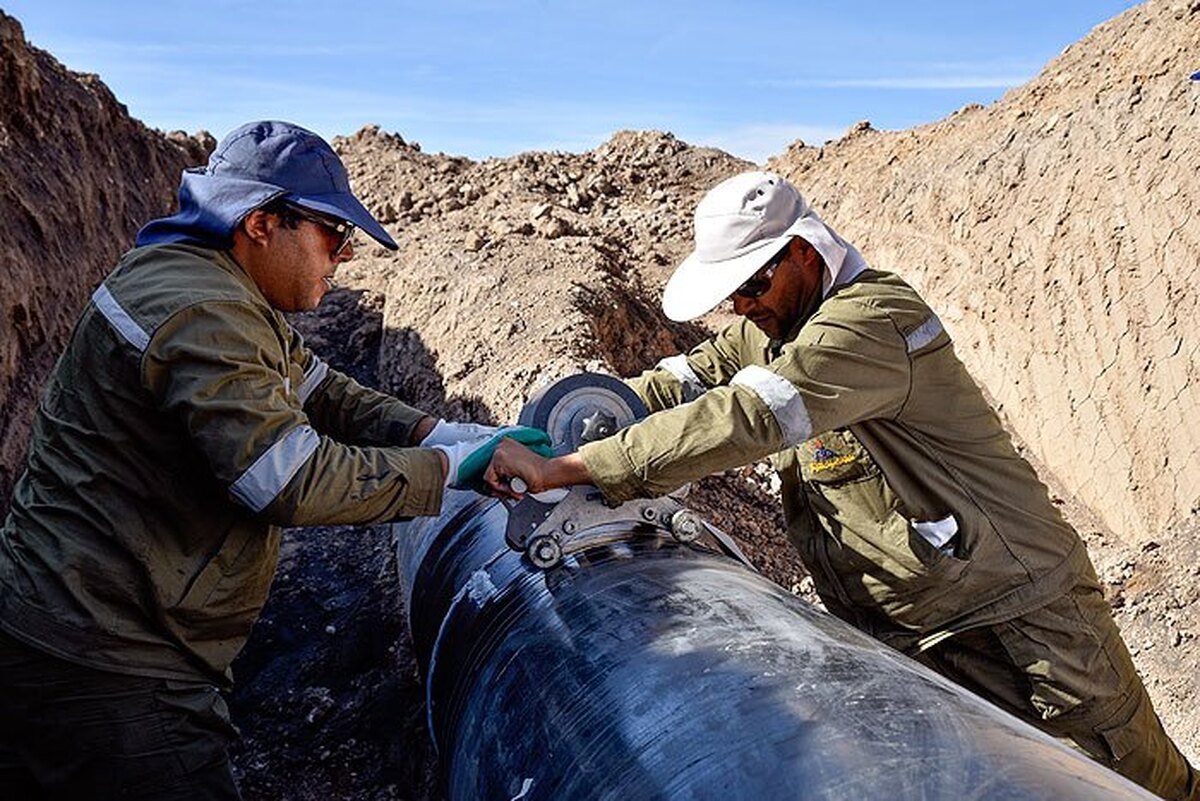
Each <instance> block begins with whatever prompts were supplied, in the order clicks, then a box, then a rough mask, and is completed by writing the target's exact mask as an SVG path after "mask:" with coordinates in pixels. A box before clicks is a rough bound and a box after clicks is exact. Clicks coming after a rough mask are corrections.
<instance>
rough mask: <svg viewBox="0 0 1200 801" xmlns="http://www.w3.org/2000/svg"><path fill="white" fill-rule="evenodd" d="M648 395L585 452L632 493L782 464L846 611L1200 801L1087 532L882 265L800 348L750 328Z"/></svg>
mask: <svg viewBox="0 0 1200 801" xmlns="http://www.w3.org/2000/svg"><path fill="white" fill-rule="evenodd" d="M629 383H630V384H631V386H633V388H634V389H635V390H636V391H637V392H638V394H639V395H640V396H641V397H642V398H643V400H645V402H646V403H647V406H648V407H649V409H650V410H651V411H652V412H657V413H655V414H652V415H651V416H650V417H649V418H647V419H646V420H644V421H642V422H640V423H638V424H636V425H633V426H630V427H628V428H626V429H624V430H623V431H621V432H619V433H618V434H617V435H616V436H614V437H611V438H609V439H606V440H602V441H600V442H596V443H592V444H588V445H585V446H583V447H582V448H581V449H580V456H581V457H582V459H583V461H584V463H585V464H586V466H587V469H588V471H589V473H590V474H591V476H592V477H593V480H594V481H595V482H596V484H597V485H598V486H599V487H600V489H601V490H602V491H603V492H604V494H605V495H606V496H607V497H608V498H609V499H611V500H614V501H622V500H626V499H630V498H635V497H643V496H647V495H659V494H663V493H666V492H669V491H671V490H673V489H675V488H677V487H679V486H680V485H682V484H684V483H686V482H689V481H693V480H696V479H699V478H701V477H703V476H705V475H708V474H710V473H713V472H717V471H720V470H724V469H728V468H731V467H735V466H739V465H743V464H746V463H748V462H751V461H754V460H757V459H761V458H764V457H768V456H769V457H770V458H771V461H772V463H773V465H774V467H775V469H776V470H777V472H778V474H779V477H780V479H781V481H782V497H783V503H784V512H785V516H786V518H787V522H788V535H789V538H790V539H791V541H792V543H793V544H794V545H795V547H796V548H797V549H798V550H799V552H800V555H801V557H802V559H803V561H804V563H805V565H806V566H807V568H808V569H809V571H810V572H811V574H812V577H813V580H814V583H815V586H816V589H817V591H818V593H819V594H820V597H821V599H822V600H823V601H824V603H825V605H826V607H827V608H828V609H829V610H830V611H831V612H832V613H833V614H835V615H837V616H839V617H841V618H843V619H845V620H847V621H849V622H850V623H852V624H854V625H855V626H857V627H859V628H861V629H863V630H865V631H867V632H869V633H871V634H873V635H874V636H876V637H878V638H879V639H881V640H883V641H885V642H887V643H889V644H891V645H893V646H894V647H896V648H898V649H900V650H903V651H906V652H907V653H909V654H912V655H913V656H915V657H916V658H918V659H920V660H921V661H923V662H925V663H926V664H928V665H930V666H931V667H933V668H935V669H936V670H939V671H940V672H942V673H943V674H945V675H947V676H949V677H951V678H953V679H955V680H956V681H958V682H959V683H960V684H963V685H965V686H967V687H968V688H970V689H972V690H974V691H976V692H978V693H979V694H981V695H983V696H984V697H986V698H988V699H989V700H991V701H993V702H995V703H996V704H998V705H1000V706H1002V707H1003V708H1005V709H1007V710H1008V711H1010V712H1012V713H1013V714H1016V715H1018V716H1019V717H1022V718H1024V719H1025V720H1028V721H1030V722H1032V723H1033V724H1035V725H1037V726H1039V727H1040V728H1042V729H1044V730H1046V731H1048V732H1050V733H1051V734H1053V735H1056V736H1059V737H1061V738H1065V739H1066V740H1068V741H1070V742H1071V743H1073V744H1074V745H1075V746H1076V747H1078V748H1080V749H1082V750H1083V751H1085V752H1086V753H1088V754H1089V755H1091V756H1092V757H1094V758H1095V759H1097V760H1098V761H1100V762H1102V763H1104V764H1106V765H1109V766H1111V767H1113V768H1114V769H1116V770H1117V771H1119V772H1121V773H1123V774H1124V775H1126V776H1128V777H1129V778H1131V779H1132V780H1134V781H1136V782H1138V783H1140V784H1142V785H1143V786H1145V787H1147V788H1149V789H1150V790H1152V791H1154V792H1157V793H1159V794H1161V795H1163V796H1165V797H1168V798H1193V799H1194V798H1200V787H1198V786H1197V779H1196V775H1195V773H1194V771H1193V770H1192V768H1191V767H1190V766H1189V765H1188V763H1187V761H1186V760H1185V759H1184V758H1183V756H1182V755H1181V754H1180V752H1179V750H1178V749H1177V748H1176V747H1175V745H1174V743H1172V742H1171V740H1170V739H1169V738H1168V737H1167V735H1166V734H1165V733H1164V731H1163V729H1162V726H1161V724H1160V723H1159V720H1158V718H1157V716H1156V715H1155V713H1154V711H1153V709H1152V707H1151V704H1150V700H1149V698H1148V696H1147V695H1146V691H1145V689H1144V687H1143V685H1142V682H1141V680H1140V679H1139V677H1138V675H1137V673H1136V671H1135V669H1134V667H1133V664H1132V662H1131V660H1130V657H1129V654H1128V651H1127V650H1126V648H1125V645H1124V643H1123V642H1122V640H1121V637H1120V634H1119V632H1118V630H1117V628H1116V626H1115V624H1114V623H1113V621H1112V618H1111V614H1110V611H1109V608H1108V606H1107V604H1106V602H1105V601H1104V599H1103V596H1102V594H1101V590H1100V586H1099V582H1098V580H1097V578H1096V575H1095V572H1094V570H1093V567H1092V565H1091V562H1090V560H1089V558H1088V556H1087V553H1086V550H1085V548H1084V545H1083V543H1082V541H1081V540H1080V539H1079V537H1078V535H1077V534H1076V533H1075V531H1074V530H1073V529H1072V528H1071V527H1070V526H1069V525H1068V524H1067V523H1066V522H1065V521H1064V520H1063V519H1062V517H1061V515H1060V514H1059V513H1058V511H1057V509H1056V508H1055V507H1054V505H1053V504H1052V503H1051V502H1050V499H1049V496H1048V492H1047V490H1046V488H1045V487H1044V486H1043V484H1042V483H1041V482H1040V481H1039V480H1038V478H1037V476H1036V474H1035V473H1034V471H1033V469H1032V468H1031V467H1030V465H1029V464H1028V463H1027V462H1026V461H1025V460H1023V459H1022V458H1021V457H1020V456H1019V455H1018V454H1017V453H1016V451H1015V449H1014V448H1013V445H1012V443H1011V440H1010V438H1009V437H1008V435H1007V434H1006V432H1005V431H1004V429H1003V428H1002V426H1001V424H1000V421H999V419H998V418H997V416H996V414H995V413H994V412H993V411H992V409H991V408H990V407H989V406H988V404H987V402H986V400H985V399H984V397H983V395H982V393H981V391H980V390H979V388H978V387H977V386H976V384H975V383H974V382H973V381H972V379H971V377H970V376H969V375H968V373H967V371H966V369H965V368H964V367H963V365H962V363H961V362H960V361H959V360H958V358H957V356H956V355H955V353H954V348H953V346H952V344H951V341H950V337H949V336H948V335H947V333H946V331H945V330H944V328H943V327H942V325H941V323H940V321H939V320H938V318H937V316H936V315H935V314H934V313H933V312H932V311H931V310H930V309H929V307H928V306H927V305H926V304H925V302H924V301H923V300H922V299H921V298H920V297H919V296H918V295H917V293H916V292H915V291H914V290H913V289H912V288H911V287H909V286H908V285H907V284H905V283H904V282H903V281H902V280H901V279H900V278H898V277H896V276H895V275H892V274H889V273H885V272H881V271H875V270H869V269H868V270H865V271H863V272H862V273H860V274H859V275H857V277H855V278H854V279H853V280H852V281H851V282H850V283H847V284H845V285H842V286H837V287H834V288H833V289H832V291H831V292H830V293H829V294H828V295H827V296H826V297H825V298H823V299H818V300H817V301H816V303H815V308H814V309H813V310H811V312H810V313H809V314H808V315H806V316H805V317H804V318H803V319H802V320H801V321H800V322H799V323H798V324H797V325H796V326H795V327H794V329H793V330H792V331H791V332H789V334H788V335H787V336H786V337H785V338H784V339H783V340H782V341H776V340H770V339H769V338H768V337H767V336H766V335H765V334H764V333H763V332H762V331H761V330H759V329H758V328H757V327H756V326H754V325H753V324H752V323H750V322H749V321H748V320H745V319H742V320H741V321H739V322H736V323H734V324H732V325H730V326H729V327H727V328H726V329H725V330H723V331H721V332H720V333H719V334H718V335H717V336H716V337H715V338H713V339H711V340H709V341H707V342H704V343H702V344H701V345H699V346H698V347H696V348H695V349H693V350H692V351H691V352H690V353H689V354H687V355H686V356H682V355H681V356H675V357H672V358H669V359H665V360H664V361H663V362H660V363H659V365H658V367H656V368H655V369H653V370H650V371H647V372H646V373H644V374H642V375H641V376H640V377H638V378H636V379H632V380H631V381H630V382H629Z"/></svg>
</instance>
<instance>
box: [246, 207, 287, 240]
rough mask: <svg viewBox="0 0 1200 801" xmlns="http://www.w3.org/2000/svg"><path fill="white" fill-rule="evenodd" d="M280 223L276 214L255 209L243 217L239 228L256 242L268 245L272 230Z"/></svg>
mask: <svg viewBox="0 0 1200 801" xmlns="http://www.w3.org/2000/svg"><path fill="white" fill-rule="evenodd" d="M278 224H279V220H278V218H277V217H276V216H275V215H274V214H269V213H267V212H265V211H263V210H262V209H255V210H254V211H252V212H250V213H249V214H247V215H246V216H245V217H243V218H242V224H241V225H239V226H238V228H239V230H240V232H241V233H244V234H245V235H246V237H247V238H248V239H249V240H250V241H251V242H253V243H254V244H256V245H266V244H267V242H268V241H269V240H270V238H271V231H272V230H273V229H274V227H275V226H276V225H278Z"/></svg>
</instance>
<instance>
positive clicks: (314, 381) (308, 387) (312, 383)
mask: <svg viewBox="0 0 1200 801" xmlns="http://www.w3.org/2000/svg"><path fill="white" fill-rule="evenodd" d="M327 375H329V365H328V364H326V363H325V362H323V361H322V360H321V359H319V358H317V357H316V356H313V360H312V364H310V365H309V366H308V371H307V372H305V373H304V383H302V384H301V385H300V391H299V392H297V393H296V394H297V395H299V396H300V403H301V404H304V403H308V396H309V395H312V394H313V390H315V389H316V388H317V385H318V384H320V383H321V382H322V381H324V380H325V376H327Z"/></svg>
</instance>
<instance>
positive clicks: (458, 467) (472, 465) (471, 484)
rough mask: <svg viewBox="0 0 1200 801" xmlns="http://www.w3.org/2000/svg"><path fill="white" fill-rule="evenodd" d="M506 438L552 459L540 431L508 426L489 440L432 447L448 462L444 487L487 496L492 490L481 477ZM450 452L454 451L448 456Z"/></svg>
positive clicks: (542, 433)
mask: <svg viewBox="0 0 1200 801" xmlns="http://www.w3.org/2000/svg"><path fill="white" fill-rule="evenodd" d="M505 437H507V438H508V439H513V440H516V441H517V442H519V443H521V444H522V445H524V446H526V447H528V448H529V449H530V450H532V451H533V452H534V453H536V454H538V455H539V456H545V457H546V458H550V457H551V456H554V449H553V448H551V447H550V435H549V434H547V433H546V432H545V431H542V430H541V429H539V428H530V427H529V426H508V427H506V428H501V429H500V430H499V431H497V432H496V433H495V434H493V435H492V436H490V437H487V438H484V439H479V440H474V441H471V442H460V443H457V444H456V445H453V446H444V445H435V446H434V447H436V448H438V449H439V450H441V451H443V452H445V453H446V455H447V457H449V460H450V472H449V479H450V480H449V482H448V483H447V486H448V487H450V488H451V489H471V490H475V491H476V492H478V493H480V494H482V495H488V494H490V492H491V489H490V488H489V487H488V485H487V482H485V481H484V480H483V474H484V471H486V470H487V466H488V465H489V464H490V463H491V461H492V454H493V453H495V452H496V446H497V445H499V444H500V440H502V439H504V438H505ZM451 449H453V450H454V451H455V452H454V453H450V452H449V451H450V450H451Z"/></svg>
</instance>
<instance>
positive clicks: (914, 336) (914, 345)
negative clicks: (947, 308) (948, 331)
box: [904, 314, 945, 353]
mask: <svg viewBox="0 0 1200 801" xmlns="http://www.w3.org/2000/svg"><path fill="white" fill-rule="evenodd" d="M943 330H945V329H944V328H943V327H942V321H941V320H939V319H938V316H937V315H936V314H935V315H933V316H931V317H930V318H929V319H928V320H926V321H925V322H923V323H921V325H919V326H918V327H917V328H915V329H913V330H912V331H910V332H909V333H908V334H907V335H906V336H905V337H904V343H905V344H906V345H907V346H908V352H909V353H914V352H916V351H918V350H920V349H921V348H923V347H925V346H926V345H928V344H929V343H931V342H933V340H935V339H937V338H938V335H939V334H941V333H942V331H943Z"/></svg>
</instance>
